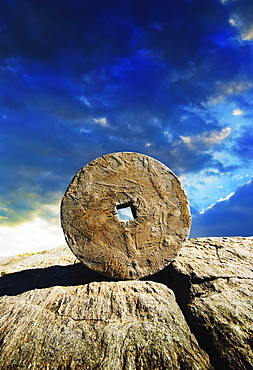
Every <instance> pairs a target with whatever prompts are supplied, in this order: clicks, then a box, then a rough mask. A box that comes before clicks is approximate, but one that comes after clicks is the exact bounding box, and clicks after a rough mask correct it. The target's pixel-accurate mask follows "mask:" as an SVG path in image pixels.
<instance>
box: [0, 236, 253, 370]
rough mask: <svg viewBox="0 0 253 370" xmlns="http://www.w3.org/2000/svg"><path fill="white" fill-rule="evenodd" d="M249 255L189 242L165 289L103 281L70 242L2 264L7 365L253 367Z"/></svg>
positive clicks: (162, 275)
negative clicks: (84, 262) (113, 360)
mask: <svg viewBox="0 0 253 370" xmlns="http://www.w3.org/2000/svg"><path fill="white" fill-rule="evenodd" d="M252 249H253V238H252V237H251V238H239V237H238V238H201V239H190V240H188V241H187V243H186V244H185V245H184V246H183V247H182V248H181V250H180V252H179V255H178V256H177V258H176V260H175V261H174V262H172V263H171V264H170V265H169V266H168V267H166V268H165V269H164V270H163V271H160V272H159V273H157V274H156V275H153V276H152V277H149V279H152V280H153V281H154V280H156V281H158V282H160V284H154V283H153V282H145V281H137V282H136V281H127V282H118V283H116V282H113V281H109V282H105V281H104V282H101V280H102V279H104V280H105V279H106V278H105V277H103V276H102V275H100V274H97V273H96V272H94V271H93V270H89V269H88V268H87V267H85V266H84V265H83V264H82V263H76V258H75V257H74V255H73V254H72V253H71V251H70V249H69V248H68V247H67V246H63V247H59V248H55V249H53V250H49V251H47V252H45V253H38V254H36V255H31V256H27V255H25V256H24V258H23V257H22V256H18V257H13V258H12V257H10V258H7V257H6V258H0V271H1V272H2V277H0V295H1V296H2V297H1V298H0V302H1V308H0V354H1V355H0V356H2V357H0V358H1V360H0V368H1V369H3V370H5V369H43V366H44V369H46V368H47V369H51V368H52V369H69V370H71V369H78V368H80V369H90V370H91V369H117V370H118V369H119V370H120V369H122V370H123V369H124V370H125V369H145V370H146V369H170V368H171V369H177V368H178V369H182V370H183V369H184V370H185V369H195V368H199V369H205V368H208V366H209V365H208V360H207V356H206V353H208V355H209V358H210V363H211V365H212V366H213V369H215V370H228V369H230V370H231V369H233V370H248V369H252V368H253V359H252V347H253V345H252V338H253V337H252V332H253V315H252V310H253V309H252V307H253V302H252V300H253V275H252V270H253V268H252V262H253V261H252V258H253V257H252V256H253V254H252V252H253V250H252ZM56 263H57V265H56ZM36 265H38V267H39V268H36ZM95 280H96V281H97V282H94V281H95ZM92 281H93V282H92ZM99 281H100V282H99ZM90 282H92V283H91V284H89V283H90ZM161 283H163V285H162V284H161ZM81 284H83V286H82V285H81ZM56 285H57V286H56ZM165 285H167V286H168V288H169V289H167V288H166V286H165ZM36 288H40V289H36ZM172 290H174V293H175V296H176V301H177V304H179V306H177V304H176V303H175V300H174V295H173V293H172ZM3 295H6V296H3ZM92 302H93V303H92ZM110 304H111V306H110ZM179 307H180V309H181V310H180V309H179ZM107 313H108V316H106V315H107ZM182 314H183V316H184V318H185V320H186V322H187V324H188V328H187V325H186V323H185V321H184V320H183V321H182ZM173 316H174V317H173ZM78 317H79V318H80V320H79V319H78ZM99 318H100V319H99ZM21 328H26V329H23V330H22V329H21ZM195 338H196V340H197V342H198V344H199V347H201V348H202V349H203V350H204V352H203V351H202V350H199V347H196V341H195ZM187 343H188V344H187ZM176 347H177V348H176ZM77 352H78V356H77ZM75 356H76V357H75ZM180 356H181V357H180ZM112 359H115V365H112V362H110V361H112ZM145 361H146V362H145ZM193 362H194V364H192V363H193ZM8 364H9V365H10V364H16V365H15V366H16V367H15V366H14V365H13V366H12V365H11V366H12V367H11V366H9V365H8ZM48 364H50V365H48ZM53 364H56V365H53ZM84 364H85V365H84ZM171 364H172V365H171ZM179 364H180V365H179ZM47 365H48V367H46V366H47ZM8 366H9V367H8ZM54 366H55V367H54ZM57 366H58V367H57Z"/></svg>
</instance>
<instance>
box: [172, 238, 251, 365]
mask: <svg viewBox="0 0 253 370" xmlns="http://www.w3.org/2000/svg"><path fill="white" fill-rule="evenodd" d="M165 280H167V282H168V283H169V284H168V285H169V286H170V287H171V288H173V289H174V291H175V294H176V297H177V300H178V302H179V304H180V306H181V309H182V311H183V313H184V315H185V317H186V319H187V321H188V323H189V325H190V327H191V329H192V331H193V332H194V333H195V334H196V337H197V338H198V340H199V342H201V343H202V347H203V348H204V349H205V350H206V351H207V352H208V353H209V355H210V358H211V361H212V364H213V365H215V368H217V369H222V370H226V369H234V370H238V369H253V353H252V350H253V237H249V238H243V237H237V238H201V239H190V240H189V241H188V243H187V245H185V247H184V248H182V249H181V251H180V253H179V255H178V257H177V259H176V261H174V262H173V263H172V265H171V266H170V267H169V269H168V270H167V278H165Z"/></svg>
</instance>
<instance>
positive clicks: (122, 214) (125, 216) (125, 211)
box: [116, 202, 136, 222]
mask: <svg viewBox="0 0 253 370" xmlns="http://www.w3.org/2000/svg"><path fill="white" fill-rule="evenodd" d="M116 209H117V213H118V216H119V219H120V221H125V222H126V221H129V220H133V219H135V218H136V210H135V208H134V205H133V203H132V202H128V203H124V204H118V205H117V206H116Z"/></svg>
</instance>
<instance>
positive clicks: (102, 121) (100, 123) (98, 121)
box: [93, 117, 110, 127]
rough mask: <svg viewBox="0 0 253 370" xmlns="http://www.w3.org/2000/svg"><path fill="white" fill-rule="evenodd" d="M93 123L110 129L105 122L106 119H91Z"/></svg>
mask: <svg viewBox="0 0 253 370" xmlns="http://www.w3.org/2000/svg"><path fill="white" fill-rule="evenodd" d="M93 121H94V122H96V123H98V124H99V125H101V126H103V127H110V125H109V123H108V122H107V119H106V118H104V117H102V118H98V119H97V118H93Z"/></svg>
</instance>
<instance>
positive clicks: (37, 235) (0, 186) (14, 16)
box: [0, 0, 253, 256]
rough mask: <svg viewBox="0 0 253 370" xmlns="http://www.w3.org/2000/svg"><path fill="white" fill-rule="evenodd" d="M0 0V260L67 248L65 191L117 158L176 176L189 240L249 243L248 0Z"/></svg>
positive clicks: (252, 96) (251, 22) (251, 25)
mask: <svg viewBox="0 0 253 370" xmlns="http://www.w3.org/2000/svg"><path fill="white" fill-rule="evenodd" d="M0 5H1V14H0V56H1V61H0V74H1V79H0V81H1V89H0V125H1V126H0V179H1V181H0V255H2V256H4V255H14V254H20V253H29V252H34V251H40V250H44V249H48V248H53V247H55V246H58V245H62V244H64V243H65V240H64V237H63V232H62V229H61V226H60V217H59V211H60V202H61V199H62V197H63V195H64V193H65V191H66V188H67V186H68V185H69V183H70V182H71V180H72V178H73V176H74V175H75V174H76V172H77V171H78V170H79V169H80V168H81V167H82V166H84V165H85V164H87V163H88V162H90V161H91V160H93V159H95V158H97V157H100V156H102V155H104V154H107V153H112V152H118V151H129V152H138V153H143V154H146V155H149V156H151V157H154V158H155V159H157V160H159V161H161V162H162V163H164V164H165V165H166V166H167V167H169V168H170V169H171V170H172V171H173V172H174V173H175V174H176V175H177V176H178V177H179V179H180V181H181V183H182V185H183V187H184V189H185V191H186V193H187V196H188V198H189V202H190V206H191V214H192V227H191V233H190V237H204V236H251V235H253V180H252V179H253V130H252V113H253V1H252V0H205V1H203V0H177V1H172V0H171V1H170V0H159V1H157V0H145V1H144V0H108V1H102V0H57V1H51V0H43V1H41V0H22V1H20V0H0Z"/></svg>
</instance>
